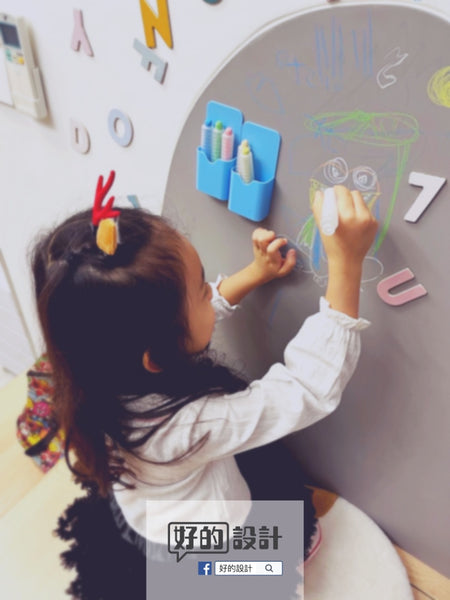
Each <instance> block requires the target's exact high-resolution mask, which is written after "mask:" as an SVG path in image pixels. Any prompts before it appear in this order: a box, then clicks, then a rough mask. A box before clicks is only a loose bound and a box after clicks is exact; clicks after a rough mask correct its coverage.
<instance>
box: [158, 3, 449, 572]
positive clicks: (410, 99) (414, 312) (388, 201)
mask: <svg viewBox="0 0 450 600" xmlns="http://www.w3.org/2000/svg"><path fill="white" fill-rule="evenodd" d="M448 65H450V24H449V23H448V22H447V21H445V20H443V19H441V18H439V17H437V16H434V15H432V14H430V13H427V12H426V11H425V10H423V9H421V8H420V7H419V6H417V7H415V6H411V8H409V7H406V6H402V7H400V6H394V5H391V6H386V5H384V6H381V5H378V6H377V5H376V4H369V3H364V5H362V6H352V7H349V6H343V5H341V6H339V5H335V6H331V5H330V6H325V7H322V8H321V9H317V10H315V11H311V12H308V13H304V14H299V15H297V16H294V17H292V18H291V19H290V20H287V21H284V22H280V23H279V24H276V25H274V26H273V27H272V28H271V29H270V30H267V31H265V32H263V33H262V34H261V35H260V36H259V37H256V38H255V39H253V40H252V41H251V42H249V43H248V44H247V45H244V47H243V48H242V49H241V50H240V52H238V53H237V54H236V55H235V56H234V57H233V58H232V59H231V60H230V61H229V62H228V64H227V65H226V66H225V67H224V68H223V69H222V70H221V71H220V72H219V73H218V74H217V75H216V76H215V77H214V79H213V80H212V81H211V82H210V84H209V85H208V86H207V88H206V89H205V90H204V92H203V93H202V94H201V96H200V97H199V99H198V101H197V102H196V104H195V107H194V108H193V110H192V111H191V113H190V114H189V116H188V118H187V120H186V123H185V126H184V128H183V130H182V133H181V135H180V138H179V141H178V144H177V147H176V151H175V154H174V157H173V162H172V165H171V169H170V174H169V178H168V184H167V189H166V197H165V205H164V214H166V215H167V216H169V217H170V218H171V219H173V220H174V221H175V222H176V223H177V224H178V226H180V227H181V229H182V230H183V231H184V232H185V233H187V234H188V236H189V237H190V239H191V240H192V242H193V243H194V245H195V246H196V247H197V249H198V251H199V253H200V256H201V257H202V260H203V262H204V265H205V269H206V271H207V275H208V276H209V277H210V278H215V276H216V274H217V273H218V272H223V273H231V272H233V271H234V270H236V269H238V268H240V267H241V266H243V265H244V264H246V262H247V261H249V260H250V259H251V244H250V236H251V233H252V231H253V229H254V228H255V227H256V224H255V223H253V222H252V221H250V220H247V219H246V218H244V217H242V216H239V215H237V214H234V213H233V212H230V211H229V210H228V209H227V203H226V202H220V201H219V200H216V199H214V198H212V197H210V196H209V195H208V194H205V193H202V192H200V191H198V190H196V184H195V182H196V168H197V158H196V151H197V146H198V144H199V140H200V127H201V124H202V122H203V121H204V119H205V114H206V107H207V103H208V102H209V101H210V100H215V101H217V102H221V103H224V104H227V105H229V106H232V107H236V108H238V109H239V110H241V111H242V113H243V116H244V119H245V121H252V122H255V123H259V124H262V125H265V126H267V127H270V128H273V129H275V130H277V131H278V132H279V133H280V134H281V140H282V141H281V149H280V155H279V162H278V169H277V175H276V181H275V186H274V191H273V197H272V205H271V211H270V214H269V216H268V217H267V218H266V219H265V220H264V221H263V222H262V223H261V225H262V226H264V227H267V228H270V229H274V230H275V231H276V232H277V233H280V234H284V235H287V236H288V237H289V238H290V239H291V240H292V241H293V242H296V243H297V244H298V246H299V248H300V255H301V260H302V264H303V269H302V270H301V271H299V272H297V273H294V274H292V275H291V276H290V277H289V278H287V279H285V280H282V281H277V282H272V283H270V284H268V285H267V286H265V287H264V288H262V289H260V290H258V291H256V292H255V293H254V294H253V295H252V296H251V297H248V298H247V299H246V300H245V301H244V302H243V305H242V309H241V310H240V311H238V313H236V315H235V318H233V319H232V320H231V321H228V322H227V323H226V326H219V327H218V328H217V332H216V336H215V345H216V346H217V347H219V348H220V349H221V350H223V351H224V353H225V354H226V355H227V357H228V360H229V362H231V363H232V364H233V365H234V366H235V367H237V368H239V369H242V370H244V371H245V372H246V373H247V374H248V375H249V376H250V377H258V376H260V375H262V374H263V373H264V372H265V370H266V369H267V368H268V366H269V365H270V364H271V363H272V362H274V361H277V360H280V359H281V358H282V351H283V348H284V346H285V344H286V343H287V341H288V340H289V339H290V337H291V336H292V335H293V334H294V333H295V332H296V330H297V329H298V327H299V326H300V325H301V323H302V322H303V320H304V319H305V318H306V317H307V316H308V315H309V314H311V313H313V312H315V311H316V310H317V308H318V302H319V297H320V295H321V294H322V293H323V291H324V288H325V285H326V272H327V265H326V260H325V259H324V257H323V256H322V255H321V247H320V243H319V239H318V237H317V235H316V234H317V231H316V229H315V228H314V225H313V223H312V221H311V211H310V203H309V195H310V190H311V189H314V188H315V187H324V186H328V185H331V183H332V182H333V181H337V180H339V181H344V183H345V184H346V185H348V186H349V187H352V188H354V187H359V188H360V189H361V190H362V191H363V194H364V197H365V199H366V201H367V202H368V203H370V205H371V206H372V207H373V210H374V212H375V213H376V214H377V216H378V218H379V219H380V230H379V234H378V237H377V240H376V242H375V244H374V247H373V248H372V250H371V252H370V255H369V257H368V258H367V260H366V262H365V269H364V283H363V285H362V291H361V315H362V316H364V317H366V318H367V319H369V320H370V321H372V326H371V327H370V328H369V329H368V330H367V331H365V332H364V333H363V351H362V356H361V360H360V363H359V365H358V369H357V372H356V374H355V375H354V377H353V379H352V380H351V382H350V384H349V386H348V388H347V390H346V391H345V394H344V398H343V401H342V404H341V406H340V407H339V409H338V410H337V411H336V412H335V413H334V414H333V415H332V416H330V417H329V418H327V419H325V420H324V421H322V422H321V423H319V424H317V425H314V426H313V427H310V428H309V429H307V430H304V431H301V432H299V433H297V434H295V435H294V436H292V438H291V439H290V440H289V443H290V445H291V446H292V448H293V449H294V451H295V453H296V455H297V456H298V458H299V460H300V461H301V462H302V463H303V464H304V465H305V466H306V468H307V469H308V471H309V472H310V473H311V474H312V475H313V476H314V477H315V479H316V481H317V482H318V483H319V484H321V485H323V486H325V487H328V488H330V489H333V490H335V491H337V492H338V493H340V494H341V495H342V496H344V497H345V498H347V499H348V500H350V501H351V502H353V503H354V504H356V505H357V506H358V507H360V508H361V509H363V510H364V511H365V512H367V513H368V514H369V515H370V516H371V517H372V518H373V519H374V520H375V521H376V522H377V523H378V524H379V525H380V526H381V527H382V528H383V529H384V530H385V531H386V532H387V533H388V535H389V536H390V537H391V539H393V540H394V541H395V542H396V543H398V544H399V545H400V546H402V547H403V548H405V549H406V550H407V551H409V552H410V553H412V554H414V555H416V556H417V557H419V558H420V559H422V560H424V561H425V562H427V563H428V564H430V565H431V566H433V567H434V568H436V569H437V570H439V571H440V572H442V573H444V574H446V575H447V576H450V557H449V539H448V537H449V531H450V521H449V509H448V508H449V500H450V478H449V456H450V435H449V424H450V394H449V387H450V377H449V372H450V368H449V360H450V358H449V357H450V319H449V298H450V262H449V258H450V235H449V228H450V210H449V199H450V187H449V186H448V185H445V186H444V187H443V188H442V189H441V191H440V193H439V194H438V195H437V196H436V198H435V199H434V200H433V201H432V203H431V204H430V206H429V207H428V208H427V209H426V210H425V211H424V212H423V214H422V215H421V216H420V218H419V220H418V221H417V222H415V223H411V222H407V221H405V219H404V216H405V214H406V212H407V210H408V209H409V208H410V206H411V205H412V204H413V203H414V202H415V200H416V199H417V197H418V195H419V192H420V191H421V189H422V188H420V187H417V186H413V185H411V184H409V183H408V177H409V174H410V172H412V171H418V172H422V173H426V174H430V175H436V176H441V177H445V178H447V177H448V176H449V171H450V106H449V104H450V100H449V98H450V93H449V89H450V84H449V78H450V68H449V67H448ZM405 268H409V269H410V270H411V272H412V273H413V274H414V279H413V280H411V281H409V282H408V283H406V284H404V285H403V287H398V288H397V289H395V290H394V292H400V291H403V290H404V289H405V288H406V289H407V288H410V287H411V286H413V285H416V284H418V283H420V284H422V285H423V286H424V287H425V289H426V291H427V292H428V293H427V295H424V296H422V297H419V298H416V299H414V300H412V301H409V302H406V303H404V304H401V305H399V306H393V305H391V304H388V303H387V302H386V301H385V299H386V298H385V299H383V298H382V297H381V296H380V294H379V293H378V291H377V286H378V284H379V282H380V281H381V280H382V279H384V278H386V277H388V276H390V275H393V274H395V273H397V272H399V271H401V270H403V269H405Z"/></svg>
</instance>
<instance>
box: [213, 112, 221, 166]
mask: <svg viewBox="0 0 450 600" xmlns="http://www.w3.org/2000/svg"><path fill="white" fill-rule="evenodd" d="M222 134H223V124H222V121H216V124H215V126H214V129H213V131H212V147H211V160H218V159H219V158H220V155H221V153H222Z"/></svg>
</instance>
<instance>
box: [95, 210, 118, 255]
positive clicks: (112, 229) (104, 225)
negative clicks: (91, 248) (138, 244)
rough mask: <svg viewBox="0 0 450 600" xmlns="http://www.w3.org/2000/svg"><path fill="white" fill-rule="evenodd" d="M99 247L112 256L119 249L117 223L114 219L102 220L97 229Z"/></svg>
mask: <svg viewBox="0 0 450 600" xmlns="http://www.w3.org/2000/svg"><path fill="white" fill-rule="evenodd" d="M96 242H97V246H98V247H99V248H100V250H103V252H104V253H105V254H109V255H112V254H114V252H115V251H116V248H117V223H116V221H115V220H114V219H102V220H101V221H100V223H99V226H98V228H97V237H96Z"/></svg>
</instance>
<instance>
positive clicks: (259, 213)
mask: <svg viewBox="0 0 450 600" xmlns="http://www.w3.org/2000/svg"><path fill="white" fill-rule="evenodd" d="M241 137H242V139H244V140H245V139H246V140H248V143H249V145H250V148H251V150H252V154H253V171H254V179H253V181H251V182H250V183H245V182H244V181H242V178H241V176H240V175H239V173H237V171H236V170H233V172H232V173H231V185H230V196H229V202H228V209H229V210H231V211H232V212H235V213H237V214H238V215H241V216H243V217H245V218H246V219H250V220H251V221H262V220H263V219H265V218H266V217H267V215H268V214H269V212H270V204H271V200H272V192H273V186H274V183H275V173H276V170H277V164H278V154H279V152H280V143H281V136H280V134H279V133H278V131H275V130H274V129H269V128H268V127H264V126H263V125H258V124H257V123H251V122H250V121H248V122H246V123H244V126H243V128H242V133H241Z"/></svg>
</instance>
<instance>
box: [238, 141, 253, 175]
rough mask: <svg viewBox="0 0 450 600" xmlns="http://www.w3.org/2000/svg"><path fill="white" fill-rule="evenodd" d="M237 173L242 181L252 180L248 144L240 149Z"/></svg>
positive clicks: (250, 154)
mask: <svg viewBox="0 0 450 600" xmlns="http://www.w3.org/2000/svg"><path fill="white" fill-rule="evenodd" d="M238 168H239V169H240V170H239V175H240V176H241V178H242V181H243V182H244V183H250V182H251V181H253V154H252V151H251V150H250V146H248V145H247V146H244V147H243V148H242V150H241V160H240V164H239V167H238Z"/></svg>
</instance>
